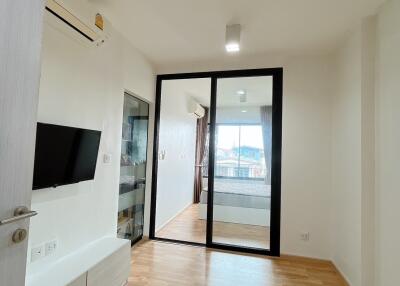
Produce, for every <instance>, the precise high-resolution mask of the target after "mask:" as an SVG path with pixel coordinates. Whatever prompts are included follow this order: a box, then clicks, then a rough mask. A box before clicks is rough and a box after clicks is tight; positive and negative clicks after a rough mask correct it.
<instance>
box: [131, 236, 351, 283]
mask: <svg viewBox="0 0 400 286" xmlns="http://www.w3.org/2000/svg"><path fill="white" fill-rule="evenodd" d="M131 266H132V272H131V276H130V278H129V284H128V285H129V286H180V285H182V286H189V285H190V286H203V285H209V286H217V285H218V286H236V285H240V286H305V285H310V286H313V285H314V286H317V285H319V286H347V284H346V283H345V282H344V280H343V279H342V278H341V276H340V275H339V274H338V272H337V271H336V269H335V267H334V266H333V265H332V264H331V263H330V262H327V261H320V260H311V259H307V258H296V257H284V258H269V257H267V256H259V255H258V256H257V255H244V254H237V253H231V252H223V251H217V250H211V249H207V248H204V247H194V246H188V245H179V244H171V243H166V242H160V241H149V240H145V241H143V242H140V243H139V244H138V245H137V246H135V247H134V248H133V250H132V263H131Z"/></svg>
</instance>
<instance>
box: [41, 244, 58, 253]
mask: <svg viewBox="0 0 400 286" xmlns="http://www.w3.org/2000/svg"><path fill="white" fill-rule="evenodd" d="M57 246H58V241H57V240H52V241H49V242H46V244H45V245H44V251H45V256H48V255H52V254H53V253H54V252H56V250H57Z"/></svg>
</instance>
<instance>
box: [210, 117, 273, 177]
mask: <svg viewBox="0 0 400 286" xmlns="http://www.w3.org/2000/svg"><path fill="white" fill-rule="evenodd" d="M215 147H216V149H215V170H214V172H215V176H216V177H226V178H241V179H264V178H265V175H266V166H265V157H264V146H263V137H262V128H261V125H239V124H238V125H222V124H219V125H217V130H216V146H215ZM207 150H208V148H207ZM206 157H207V156H206ZM207 163H208V158H205V162H204V164H203V165H204V166H207V165H208V164H207ZM207 169H208V168H204V170H207ZM204 175H205V176H207V174H204Z"/></svg>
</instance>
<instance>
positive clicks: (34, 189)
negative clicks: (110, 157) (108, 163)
mask: <svg viewBox="0 0 400 286" xmlns="http://www.w3.org/2000/svg"><path fill="white" fill-rule="evenodd" d="M39 125H42V126H54V127H62V128H67V129H75V130H84V131H92V132H96V133H99V137H98V147H97V156H96V161H95V163H94V174H93V178H92V177H87V178H81V179H79V180H71V181H65V182H63V183H60V184H45V185H41V186H35V185H34V174H35V165H36V148H37V144H38V142H37V137H36V141H35V158H34V164H33V175H32V191H36V190H43V189H49V188H57V187H61V186H68V185H73V184H77V183H80V182H84V181H92V180H94V179H95V177H96V171H97V161H98V158H99V151H100V143H101V135H102V131H101V130H95V129H87V128H81V127H74V126H67V125H59V124H52V123H45V122H37V123H36V132H37V130H38V128H39Z"/></svg>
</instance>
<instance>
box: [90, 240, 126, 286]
mask: <svg viewBox="0 0 400 286" xmlns="http://www.w3.org/2000/svg"><path fill="white" fill-rule="evenodd" d="M130 259H131V257H130V251H129V249H127V248H126V247H122V248H121V249H119V250H117V251H116V252H114V253H113V254H112V255H110V256H109V257H107V258H106V259H104V260H103V261H101V262H100V263H99V264H97V265H96V266H95V267H93V268H92V269H90V270H89V271H88V274H87V284H86V285H87V286H121V285H124V284H125V282H126V281H127V280H128V277H129V274H130V271H131V269H130V268H131V267H130V266H131V265H130Z"/></svg>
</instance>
